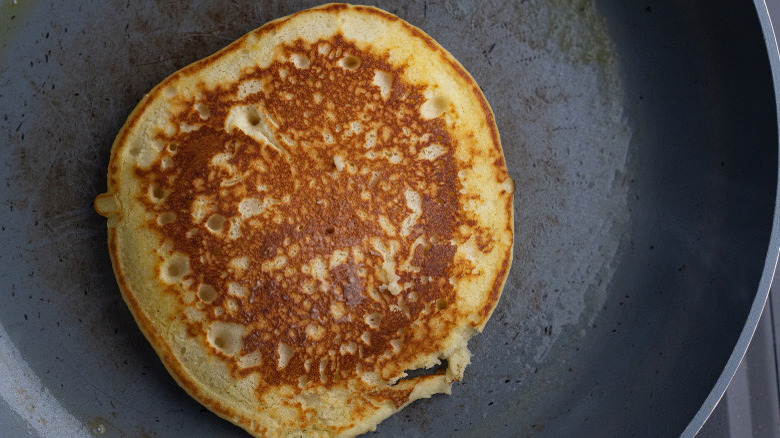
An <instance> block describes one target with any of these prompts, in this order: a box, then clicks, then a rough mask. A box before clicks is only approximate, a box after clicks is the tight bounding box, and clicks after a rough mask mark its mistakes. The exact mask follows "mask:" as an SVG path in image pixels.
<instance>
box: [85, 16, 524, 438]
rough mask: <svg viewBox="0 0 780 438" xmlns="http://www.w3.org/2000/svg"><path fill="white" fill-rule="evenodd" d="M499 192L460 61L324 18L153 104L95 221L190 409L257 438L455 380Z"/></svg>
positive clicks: (258, 44)
mask: <svg viewBox="0 0 780 438" xmlns="http://www.w3.org/2000/svg"><path fill="white" fill-rule="evenodd" d="M360 20H363V21H365V23H361V22H360ZM334 23H335V24H334ZM329 26H332V27H334V28H333V29H330V28H329ZM377 26H379V29H377ZM381 26H386V29H382V28H381ZM323 28H324V30H323ZM312 29H314V30H312ZM381 31H384V32H389V31H393V32H395V33H397V35H386V34H385V33H382V32H381ZM356 35H358V36H361V38H356V37H355V36H356ZM258 53H260V54H258ZM426 64H431V65H430V66H428V65H426ZM512 190H513V184H512V182H511V180H510V179H509V177H508V174H507V172H506V166H505V163H504V160H503V155H502V153H501V146H500V142H499V139H498V133H497V130H496V128H495V122H494V120H493V116H492V113H491V112H490V108H489V106H488V105H487V102H486V101H485V100H484V96H482V94H481V92H480V91H479V89H478V88H477V86H476V84H475V83H474V82H473V79H471V77H470V76H469V75H468V74H467V73H466V72H465V70H463V68H462V67H461V66H460V64H458V63H457V61H455V60H454V59H452V57H451V56H450V55H449V54H448V53H446V51H444V50H443V49H442V48H441V47H440V46H438V45H437V44H436V43H435V42H434V41H433V40H431V39H430V37H428V36H427V35H425V34H424V33H422V32H421V31H419V30H418V29H416V28H413V27H411V26H409V25H408V24H406V23H404V22H402V21H400V20H399V19H397V18H396V17H394V16H391V15H389V14H387V13H385V12H382V11H379V10H377V9H373V8H364V7H347V6H343V5H328V6H325V7H322V8H318V9H316V10H310V11H304V12H302V13H299V14H296V15H294V16H292V17H288V18H285V19H281V20H277V21H275V22H272V23H270V24H269V25H266V26H264V27H263V28H261V29H258V30H257V31H255V32H253V33H251V34H249V35H247V36H246V37H244V38H242V39H241V40H239V41H238V42H236V43H234V44H233V45H231V46H229V47H228V48H226V49H225V50H223V51H222V52H220V53H218V54H216V55H214V56H213V57H211V58H207V59H206V60H204V61H201V62H199V63H196V64H193V65H192V66H189V67H187V68H185V69H183V70H182V71H180V72H178V73H176V74H174V75H173V76H171V77H170V78H168V79H166V81H164V82H163V83H162V84H161V85H160V86H158V87H157V88H155V90H153V91H152V92H151V93H150V95H149V96H147V97H146V98H145V100H144V101H142V102H141V104H139V107H138V108H137V109H136V111H135V112H134V113H133V115H132V116H131V118H130V119H129V120H128V123H127V124H126V126H125V128H123V131H122V132H121V133H120V135H119V137H118V138H117V142H116V143H115V145H114V149H113V152H112V161H111V165H110V170H109V192H108V193H107V194H105V195H101V197H99V198H98V200H97V201H96V206H97V208H98V210H99V211H100V212H101V213H103V214H104V215H106V216H108V217H109V230H110V233H109V244H110V246H111V255H112V259H113V261H114V267H115V271H116V273H117V278H118V280H119V283H120V286H121V289H122V292H123V295H124V297H125V299H126V301H127V302H128V304H129V306H130V308H131V310H132V311H133V314H134V315H135V317H136V319H137V321H138V322H139V325H140V326H141V328H142V330H143V331H144V333H145V334H146V335H147V337H149V339H150V341H151V342H152V344H153V345H154V346H155V349H156V350H157V351H158V353H160V355H161V357H162V359H163V362H164V363H165V364H166V367H168V369H169V370H170V371H171V373H172V374H173V375H174V377H176V379H177V381H178V382H179V383H180V384H181V385H182V386H183V387H184V388H185V389H187V391H188V392H190V394H192V395H193V396H194V397H196V398H197V399H198V400H199V401H201V402H202V403H204V404H205V405H207V406H208V407H209V408H211V409H212V410H214V411H215V412H217V413H218V414H220V415H222V416H223V417H226V418H228V419H230V420H231V421H234V422H235V423H237V424H239V425H240V426H242V427H244V428H246V429H247V430H248V431H250V432H251V433H253V434H255V435H258V436H264V435H272V436H277V435H278V436H299V435H296V434H298V433H300V434H303V435H304V436H308V435H311V436H319V435H338V434H343V435H354V434H357V433H361V432H364V431H366V430H370V429H372V428H373V427H374V426H375V424H376V423H377V422H378V421H381V419H383V418H385V417H387V416H388V415H390V414H392V413H393V412H395V411H396V410H398V409H399V408H401V407H403V406H404V405H405V404H407V403H409V402H411V401H413V400H414V399H417V398H421V397H428V396H430V395H431V394H433V393H436V392H449V390H450V385H451V383H452V381H453V380H459V379H460V378H461V377H462V374H463V369H464V368H465V366H466V365H467V364H468V361H469V353H468V350H467V348H466V341H467V340H468V338H470V337H471V336H473V334H474V333H476V332H477V331H479V330H481V328H482V327H483V326H484V324H485V323H486V322H487V319H488V318H489V316H490V314H491V313H492V311H493V309H494V308H495V305H496V303H497V301H498V298H499V296H500V292H501V289H502V287H503V282H504V279H505V278H506V274H507V271H508V269H509V266H510V263H511V246H512ZM441 359H448V360H449V364H448V368H447V370H446V372H444V371H442V372H439V373H437V374H436V375H432V376H426V377H419V378H416V379H406V380H399V379H401V378H402V377H404V376H405V371H408V370H411V369H416V368H421V367H430V366H433V365H435V364H436V363H438V362H439V361H440V360H441Z"/></svg>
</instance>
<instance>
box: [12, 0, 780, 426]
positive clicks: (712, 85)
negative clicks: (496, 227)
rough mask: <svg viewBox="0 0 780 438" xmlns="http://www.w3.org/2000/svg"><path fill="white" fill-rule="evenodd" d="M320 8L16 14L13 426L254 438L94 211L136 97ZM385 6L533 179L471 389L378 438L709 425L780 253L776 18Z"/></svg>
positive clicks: (715, 2) (550, 6)
mask: <svg viewBox="0 0 780 438" xmlns="http://www.w3.org/2000/svg"><path fill="white" fill-rule="evenodd" d="M313 5H315V2H306V1H289V2H279V1H241V0H238V1H231V2H216V1H205V0H200V1H198V0H196V1H193V2H189V3H184V2H177V1H168V0H157V1H124V0H123V1H117V0H108V1H99V2H98V1H73V2H39V1H25V0H18V1H17V0H3V1H2V2H0V201H2V202H0V242H1V243H2V252H1V253H0V436H3V437H5V436H8V437H28V436H29V437H70V436H74V437H75V436H90V435H102V436H106V437H180V436H209V437H241V436H245V434H244V432H243V431H242V430H240V429H238V428H236V427H234V426H232V425H231V424H229V423H228V422H226V421H224V420H221V419H219V418H218V417H217V416H215V415H213V414H212V413H210V412H208V411H206V409H204V408H203V407H201V406H200V405H199V404H198V403H197V402H195V401H194V400H192V399H191V398H190V397H189V396H187V394H186V393H185V392H184V391H183V390H181V389H180V388H179V387H178V386H177V385H176V384H175V382H174V381H173V379H172V378H170V377H169V375H168V374H167V372H166V371H165V369H164V368H163V366H162V364H161V363H160V361H159V359H158V358H157V356H156V354H155V353H154V351H153V350H152V348H151V347H150V346H149V345H148V343H147V342H146V340H145V339H144V337H143V336H142V334H141V333H140V331H139V330H138V328H137V327H136V325H135V323H134V322H133V319H132V317H131V315H130V313H129V311H128V310H127V308H126V307H125V305H124V303H123V302H122V299H121V297H120V294H119V290H118V288H117V286H116V283H115V281H114V276H113V272H112V270H111V265H110V262H109V257H108V250H107V246H106V227H105V220H104V219H103V218H101V217H99V216H98V215H97V214H96V213H95V212H94V210H93V209H92V201H93V199H94V197H95V196H96V195H97V194H99V193H102V192H104V191H105V189H106V186H105V184H106V178H105V176H106V168H107V164H108V157H109V150H110V148H111V143H112V141H113V138H114V136H115V135H116V133H117V132H118V130H119V128H120V127H121V126H122V124H123V122H124V120H125V119H126V117H127V116H128V115H129V113H130V111H131V110H132V108H133V107H134V106H135V104H136V103H137V102H138V100H139V99H140V98H141V97H142V96H143V95H144V93H145V92H147V91H148V90H149V89H151V88H152V87H153V86H154V85H155V84H156V83H158V82H159V81H161V80H162V79H163V78H164V77H166V76H167V75H169V74H170V73H172V72H174V71H175V70H177V69H179V68H181V67H183V66H185V65H187V64H189V63H191V62H193V61H196V60H198V59H200V58H203V57H205V56H207V55H209V54H211V53H213V52H215V51H216V50H218V49H220V48H222V47H223V46H225V45H227V44H228V43H230V42H231V41H233V40H234V39H236V38H238V37H240V36H241V35H243V34H245V33H246V32H248V31H250V30H252V29H254V28H256V27H259V26H260V25H262V24H264V23H265V22H267V21H269V20H271V19H274V18H277V17H281V16H284V15H287V14H290V13H293V12H295V11H298V10H301V9H304V8H307V7H310V6H313ZM377 5H378V6H380V7H382V8H384V9H386V10H388V11H390V12H392V13H394V14H397V15H399V16H400V17H401V18H403V19H405V20H407V21H409V22H410V23H412V24H414V25H416V26H418V27H420V28H422V29H423V30H425V31H426V32H428V33H429V34H430V35H431V36H433V37H434V38H435V39H436V40H438V41H439V42H440V43H441V44H442V45H443V46H444V47H446V48H447V49H448V50H450V51H451V52H452V54H453V55H454V56H455V57H456V58H457V59H458V60H460V61H461V62H462V64H463V65H464V66H465V67H466V69H468V70H469V71H470V72H471V73H472V75H473V76H474V77H475V79H476V80H477V82H478V83H479V84H480V86H481V87H482V89H483V91H484V93H485V95H486V96H487V98H488V100H489V102H490V103H491V105H492V107H493V110H494V112H495V115H496V120H497V123H498V127H499V131H500V133H501V137H502V142H503V147H504V150H505V154H506V158H507V163H508V166H509V169H510V173H511V175H512V177H513V179H514V181H515V183H516V186H517V190H516V192H515V211H516V216H515V221H516V222H515V225H516V240H515V252H514V262H513V267H512V271H511V273H510V276H509V279H508V282H507V286H506V289H505V291H504V295H503V298H502V299H501V302H500V303H499V305H498V308H497V309H496V311H495V314H494V316H493V318H492V319H491V321H490V322H489V323H488V325H487V327H486V329H485V332H484V333H483V334H482V335H481V336H478V337H476V338H474V339H473V340H472V342H471V346H472V351H473V353H474V356H473V358H472V365H471V366H470V367H469V368H468V370H467V372H466V376H465V380H464V381H463V382H462V383H460V384H456V385H455V387H454V388H453V394H452V395H451V396H436V397H433V398H432V399H431V400H422V401H418V402H415V403H414V404H413V405H411V406H409V407H407V408H406V409H404V410H403V411H402V412H401V413H399V414H397V415H395V416H393V417H391V418H390V419H388V420H387V421H385V422H384V423H382V424H381V425H380V426H379V428H378V429H377V431H376V432H374V433H373V434H369V436H376V437H396V436H409V437H431V436H441V437H472V436H473V437H484V436H495V437H519V436H539V437H557V436H615V437H626V436H653V437H659V436H675V435H681V434H684V435H686V436H692V435H694V434H695V433H696V431H698V430H699V428H700V427H701V425H702V424H703V423H704V421H705V420H706V418H707V417H708V416H709V414H710V412H711V411H712V409H713V408H714V407H715V405H716V403H717V401H718V400H719V399H720V397H721V396H722V395H723V392H724V391H725V389H726V386H727V385H728V382H729V380H730V379H731V377H732V376H733V374H734V372H735V370H736V368H737V366H738V364H739V361H740V360H741V358H742V355H743V354H744V352H745V350H746V348H747V345H748V343H749V341H750V337H751V336H752V333H753V331H754V329H755V327H756V324H757V322H758V318H759V316H760V314H761V311H762V309H763V306H764V303H765V301H766V297H767V294H768V291H769V288H770V284H771V280H772V276H773V274H774V270H775V265H776V261H777V257H778V248H780V240H779V239H778V234H777V230H776V224H777V216H776V212H775V209H776V204H777V202H776V201H777V178H778V134H777V133H778V129H777V127H778V116H777V115H778V111H777V106H776V101H775V98H776V96H777V93H776V91H775V87H774V83H775V81H776V79H777V78H778V77H779V76H778V74H780V58H778V53H777V45H776V43H775V40H774V36H773V33H772V29H771V24H770V21H769V17H768V14H767V10H766V5H765V4H764V3H763V1H760V0H757V1H755V2H749V1H731V0H711V1H706V2H705V1H683V0H679V1H678V0H647V1H644V2H636V1H631V2H627V1H622V0H596V1H586V0H573V1H565V0H551V1H541V0H527V1H516V2H505V1H497V0H487V1H470V0H460V1H456V2H449V1H446V2H445V1H433V0H431V1H408V2H380V3H378V4H377ZM773 230H774V231H773Z"/></svg>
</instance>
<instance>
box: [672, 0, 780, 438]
mask: <svg viewBox="0 0 780 438" xmlns="http://www.w3.org/2000/svg"><path fill="white" fill-rule="evenodd" d="M753 4H754V6H755V8H756V13H757V15H758V19H759V21H760V23H761V31H762V32H763V35H764V43H765V44H766V50H767V55H768V56H769V64H770V68H771V71H772V82H773V84H774V93H775V96H774V97H775V114H776V125H777V126H778V132H779V133H780V107H778V102H780V89H779V87H778V84H780V51H779V50H778V43H777V39H776V38H775V32H774V27H773V26H772V20H771V18H770V16H769V8H768V6H767V4H766V0H753ZM779 137H780V136H779ZM777 146H778V148H780V139H778V144H777ZM779 150H780V149H779ZM778 195H780V166H778V186H777V187H776V188H775V208H774V215H773V218H772V233H771V235H770V238H769V247H768V249H767V256H766V259H765V262H764V269H763V272H762V274H761V280H760V281H759V283H758V290H757V292H756V296H755V298H754V299H753V305H752V306H751V307H750V312H749V313H748V317H747V320H746V321H745V325H744V327H743V328H742V332H741V333H740V335H739V338H738V339H737V343H736V345H735V346H734V349H733V350H732V352H731V355H730V356H729V360H728V362H726V366H725V367H724V369H723V372H722V373H721V374H720V377H718V380H717V381H716V382H715V386H714V387H713V388H712V390H711V391H710V393H709V395H707V398H706V399H705V400H704V403H703V404H702V405H701V407H700V408H699V410H698V412H696V415H694V417H693V419H691V421H690V423H688V426H687V427H686V428H685V430H684V431H683V433H682V434H681V436H682V437H685V438H692V437H694V436H696V434H697V433H698V432H699V430H701V428H702V426H704V423H705V422H706V421H707V419H708V418H709V417H710V415H711V414H712V412H713V411H714V410H715V407H716V406H717V405H718V403H719V402H720V399H721V398H722V397H723V395H724V394H725V393H726V389H728V386H729V383H731V380H732V379H733V378H734V375H735V374H736V373H737V368H739V365H740V364H741V363H742V359H743V358H744V357H745V354H746V353H747V349H748V347H749V345H750V341H751V340H752V339H753V335H754V334H755V332H756V328H757V327H758V322H759V320H760V319H761V315H762V313H763V311H764V306H765V305H766V302H767V299H768V297H769V292H770V290H771V288H772V282H773V280H774V276H775V271H776V269H777V262H778V256H780V199H778Z"/></svg>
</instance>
